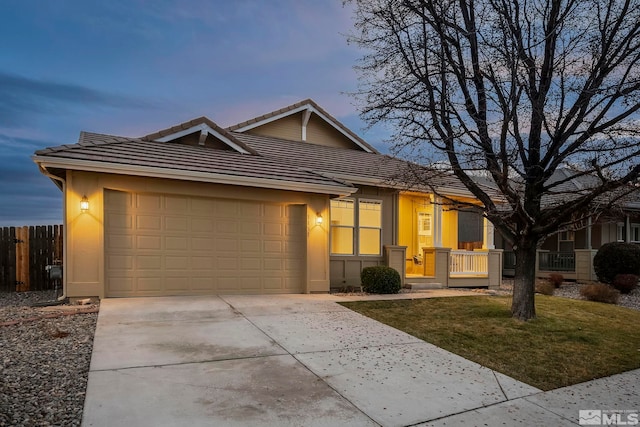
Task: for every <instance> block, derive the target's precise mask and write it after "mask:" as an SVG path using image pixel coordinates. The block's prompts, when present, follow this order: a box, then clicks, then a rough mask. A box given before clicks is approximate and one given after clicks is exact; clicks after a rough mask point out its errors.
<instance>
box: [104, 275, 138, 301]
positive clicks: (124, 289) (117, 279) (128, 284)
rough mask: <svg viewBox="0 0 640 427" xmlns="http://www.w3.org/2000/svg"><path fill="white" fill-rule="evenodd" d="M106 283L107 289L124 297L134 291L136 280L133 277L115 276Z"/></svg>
mask: <svg viewBox="0 0 640 427" xmlns="http://www.w3.org/2000/svg"><path fill="white" fill-rule="evenodd" d="M106 282H107V289H108V290H109V291H110V292H111V293H120V294H122V296H127V295H130V294H131V293H132V291H133V283H134V279H133V278H132V277H126V276H117V275H113V276H111V277H109V278H108V279H107V281H106Z"/></svg>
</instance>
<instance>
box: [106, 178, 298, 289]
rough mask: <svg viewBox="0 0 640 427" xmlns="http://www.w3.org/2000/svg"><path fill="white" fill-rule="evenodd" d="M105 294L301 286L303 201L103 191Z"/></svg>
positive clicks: (292, 287)
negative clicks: (272, 201) (298, 202)
mask: <svg viewBox="0 0 640 427" xmlns="http://www.w3.org/2000/svg"><path fill="white" fill-rule="evenodd" d="M104 222H105V223H104V230H105V232H104V245H105V252H104V253H105V271H104V274H105V294H106V296H107V297H131V296H161V295H199V294H212V293H215V294H224V293H236V294H237V293H246V294H265V293H301V292H305V291H306V286H305V284H306V268H305V266H306V247H307V242H306V237H307V236H306V208H305V207H304V206H303V205H287V204H276V203H267V202H259V201H246V200H231V199H222V198H203V197H193V196H182V195H175V194H155V193H134V192H123V191H115V190H108V189H105V190H104Z"/></svg>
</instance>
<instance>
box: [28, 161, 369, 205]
mask: <svg viewBox="0 0 640 427" xmlns="http://www.w3.org/2000/svg"><path fill="white" fill-rule="evenodd" d="M32 159H33V161H34V162H36V163H37V164H38V165H39V166H41V167H43V168H45V169H47V168H52V167H53V168H60V169H72V170H80V171H87V172H98V173H112V174H120V175H132V176H142V177H151V178H165V179H177V180H181V181H195V182H206V183H212V184H226V185H236V186H244V187H256V188H268V189H272V190H286V191H296V192H303V193H317V194H329V195H337V196H348V195H349V194H353V193H355V192H356V191H357V188H354V187H349V186H346V185H341V184H338V183H336V184H313V183H306V182H295V181H286V180H279V179H268V178H254V177H244V176H236V175H228V174H221V173H209V172H197V171H185V170H181V169H169V168H158V167H151V166H137V165H136V166H133V167H132V166H131V165H123V164H119V163H109V162H94V161H90V160H78V159H69V158H64V157H48V156H38V155H35V156H33V157H32Z"/></svg>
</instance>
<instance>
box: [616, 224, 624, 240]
mask: <svg viewBox="0 0 640 427" xmlns="http://www.w3.org/2000/svg"><path fill="white" fill-rule="evenodd" d="M616 240H617V241H618V242H624V223H622V222H619V223H618V224H616Z"/></svg>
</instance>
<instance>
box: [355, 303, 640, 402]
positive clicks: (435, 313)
mask: <svg viewBox="0 0 640 427" xmlns="http://www.w3.org/2000/svg"><path fill="white" fill-rule="evenodd" d="M342 305H344V306H345V307H348V308H350V309H352V310H354V311H357V312H359V313H362V314H364V315H365V316H368V317H371V318H373V319H376V320H378V321H380V322H382V323H386V324H387V325H390V326H393V327H394V328H397V329H400V330H402V331H405V332H407V333H409V334H411V335H413V336H415V337H418V338H420V339H422V340H424V341H427V342H430V343H432V344H435V345H437V346H438V347H442V348H444V349H446V350H449V351H451V352H453V353H456V354H459V355H460V356H463V357H465V358H467V359H469V360H473V361H475V362H478V363H480V364H481V365H484V366H487V367H489V368H491V369H494V370H496V371H498V372H502V373H503V374H506V375H509V376H511V377H513V378H516V379H518V380H520V381H523V382H525V383H527V384H530V385H532V386H535V387H538V388H540V389H542V390H551V389H554V388H558V387H563V386H566V385H571V384H576V383H580V382H583V381H588V380H591V379H594V378H600V377H603V376H607V375H612V374H616V373H620V372H624V371H628V370H631V369H636V368H640V311H636V310H631V309H627V308H622V307H617V306H614V305H609V304H601V303H594V302H588V301H578V300H572V299H568V298H560V297H549V296H544V295H537V296H536V313H537V318H536V319H534V320H531V321H529V322H520V321H517V320H514V319H512V318H511V313H510V306H511V298H509V297H495V296H486V297H485V296H472V297H452V298H433V299H417V300H396V301H362V302H349V303H342Z"/></svg>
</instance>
